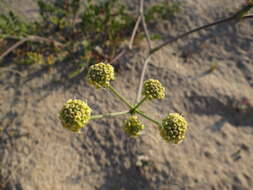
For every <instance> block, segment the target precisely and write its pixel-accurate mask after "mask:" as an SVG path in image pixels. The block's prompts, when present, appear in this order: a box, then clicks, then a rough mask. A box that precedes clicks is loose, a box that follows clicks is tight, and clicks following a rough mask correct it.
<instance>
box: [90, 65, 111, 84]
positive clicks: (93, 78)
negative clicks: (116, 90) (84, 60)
mask: <svg viewBox="0 0 253 190" xmlns="http://www.w3.org/2000/svg"><path fill="white" fill-rule="evenodd" d="M87 80H88V83H89V84H90V85H91V86H95V87H96V88H101V87H104V88H106V87H108V86H109V83H110V80H114V68H113V67H112V66H111V65H110V64H105V63H102V62H101V63H97V64H95V65H92V66H91V67H90V68H89V71H88V74H87Z"/></svg>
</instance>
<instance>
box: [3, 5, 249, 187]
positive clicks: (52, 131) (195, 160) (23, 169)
mask: <svg viewBox="0 0 253 190" xmlns="http://www.w3.org/2000/svg"><path fill="white" fill-rule="evenodd" d="M183 2H184V10H183V12H182V13H181V14H180V15H179V16H178V17H177V18H176V20H174V22H164V23H160V31H162V33H164V34H165V33H166V34H169V35H171V36H175V35H176V34H178V33H181V32H185V31H187V30H189V29H191V28H194V27H196V26H199V25H202V24H205V23H209V22H212V21H214V20H216V19H218V18H222V17H224V16H228V15H229V14H230V13H232V12H233V11H235V10H237V9H238V7H239V5H240V4H242V3H243V1H238V0H222V1H221V0H212V1H208V0H187V1H186V0H185V1H183ZM139 61H140V55H139V54H138V55H136V56H134V57H133V58H131V59H130V60H127V59H124V60H121V63H120V65H119V64H118V65H117V66H118V68H119V69H118V72H117V75H116V77H117V80H116V81H115V82H113V83H112V84H113V85H114V86H115V87H116V88H118V89H120V90H121V92H122V94H123V95H125V96H126V97H127V98H128V99H129V100H131V101H133V100H134V98H135V94H136V89H137V85H138V84H137V82H136V81H137V80H138V78H139V75H140V71H141V64H139ZM214 62H215V63H218V69H217V70H215V72H213V73H211V74H209V75H207V76H204V77H199V78H198V80H194V79H191V80H188V78H189V77H190V76H198V75H200V74H201V73H202V72H204V71H205V70H207V69H208V68H209V67H210V65H211V64H212V63H214ZM122 64H124V65H123V66H122ZM11 67H13V65H10V68H11ZM18 68H19V69H20V70H23V71H22V76H20V75H18V74H16V73H13V72H1V75H0V113H1V115H0V124H1V128H2V129H3V131H2V132H1V141H0V153H1V156H2V175H3V176H4V177H6V176H8V175H9V174H11V175H10V177H9V178H8V180H6V179H5V181H4V182H6V183H7V185H6V187H5V188H4V189H8V190H14V189H15V190H35V189H36V190H52V189H54V190H65V189H66V190H67V189H68V190H70V189H71V190H144V189H145V190H252V188H253V177H252V176H253V148H252V147H253V140H252V137H253V108H252V107H247V108H246V109H244V110H240V109H237V107H238V106H237V105H236V103H237V102H240V100H241V99H242V98H246V99H248V100H249V101H250V102H251V104H253V20H251V21H250V20H248V21H244V22H241V23H239V24H237V25H223V26H222V27H213V28H211V29H210V30H207V31H202V32H200V33H198V34H194V35H192V36H191V37H190V38H186V39H183V40H181V41H179V42H178V43H176V44H173V45H170V46H168V47H166V48H164V49H163V50H162V51H161V52H159V53H157V54H156V55H155V56H154V57H153V58H152V61H151V64H150V65H149V67H148V73H147V78H150V77H152V78H156V79H159V80H160V81H162V83H163V84H164V85H165V86H166V89H167V98H166V99H164V100H162V101H154V102H153V103H151V102H146V103H145V105H144V106H143V109H145V110H147V112H149V113H150V114H151V115H152V116H153V117H154V118H162V117H163V116H165V115H166V114H167V113H169V112H182V113H184V115H185V117H186V118H187V120H188V121H189V130H188V132H187V137H186V139H185V141H184V142H183V143H182V144H180V145H171V144H167V143H166V142H164V141H163V140H162V139H161V137H160V136H159V133H158V130H157V129H156V128H155V127H154V125H153V124H152V123H150V122H147V121H144V122H145V124H146V128H145V132H144V134H143V135H142V136H141V137H140V138H137V139H129V138H128V137H127V136H126V135H125V134H124V133H123V131H122V129H121V126H122V119H124V118H125V117H124V116H122V117H119V118H117V119H101V120H97V121H92V122H91V123H90V124H89V125H88V126H87V127H86V128H85V129H84V130H83V131H82V133H81V134H73V133H70V132H68V131H66V130H63V128H62V127H61V125H60V122H59V120H58V111H59V109H60V108H61V106H62V105H63V103H64V102H65V101H66V100H68V99H69V98H73V97H76V98H80V99H83V100H86V101H87V102H88V104H89V105H90V106H91V107H92V109H93V112H94V113H103V112H112V111H121V110H124V109H125V107H124V105H122V104H121V103H120V102H119V101H118V100H117V99H116V98H115V97H113V96H112V95H111V94H109V93H108V92H106V91H105V90H98V91H97V90H94V89H93V88H90V87H88V86H87V84H86V82H85V81H84V79H83V76H82V77H79V78H76V79H74V80H67V79H66V72H67V68H65V67H64V65H62V64H58V65H55V66H53V67H50V68H48V67H42V66H38V65H34V66H32V67H30V68H29V69H24V68H20V67H18ZM140 155H145V157H146V158H147V159H148V163H149V165H147V166H145V167H142V168H138V167H137V166H136V161H137V160H138V158H139V156H140Z"/></svg>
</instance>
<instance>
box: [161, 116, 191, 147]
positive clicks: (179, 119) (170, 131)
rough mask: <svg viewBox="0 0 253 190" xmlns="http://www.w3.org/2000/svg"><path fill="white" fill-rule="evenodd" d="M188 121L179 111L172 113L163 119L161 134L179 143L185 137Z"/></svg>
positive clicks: (172, 141) (167, 139)
mask: <svg viewBox="0 0 253 190" xmlns="http://www.w3.org/2000/svg"><path fill="white" fill-rule="evenodd" d="M186 129H187V121H186V120H185V119H184V117H183V116H182V115H180V114H178V113H170V114H169V115H168V116H167V117H166V118H164V119H163V120H162V125H161V126H160V134H161V136H162V138H163V139H164V140H166V141H167V142H170V143H174V144H178V143H180V142H181V141H182V140H183V139H184V135H185V131H186Z"/></svg>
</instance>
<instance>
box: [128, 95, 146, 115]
mask: <svg viewBox="0 0 253 190" xmlns="http://www.w3.org/2000/svg"><path fill="white" fill-rule="evenodd" d="M147 99H148V97H147V96H145V97H144V98H142V100H141V101H140V102H139V103H138V104H136V105H135V106H134V107H133V109H131V110H130V113H134V112H135V111H136V109H137V108H138V107H140V106H141V104H143V102H145V101H146V100H147Z"/></svg>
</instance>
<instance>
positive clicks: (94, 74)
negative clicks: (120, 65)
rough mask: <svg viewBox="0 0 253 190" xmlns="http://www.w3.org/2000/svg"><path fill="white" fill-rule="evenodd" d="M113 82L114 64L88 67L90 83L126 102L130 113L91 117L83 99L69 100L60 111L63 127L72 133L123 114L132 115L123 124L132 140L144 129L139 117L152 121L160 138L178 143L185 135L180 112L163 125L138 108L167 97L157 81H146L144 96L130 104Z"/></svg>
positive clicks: (166, 118) (168, 118) (165, 120)
mask: <svg viewBox="0 0 253 190" xmlns="http://www.w3.org/2000/svg"><path fill="white" fill-rule="evenodd" d="M113 79H114V69H113V67H112V66H111V65H109V64H105V63H98V64H95V65H92V66H91V67H90V68H89V71H88V75H87V80H88V84H89V85H91V86H93V87H95V88H106V89H107V90H110V91H111V92H112V93H113V94H114V95H115V96H117V97H118V98H119V99H120V100H121V101H122V102H123V103H125V104H126V105H127V106H128V108H129V111H125V112H116V113H107V114H104V115H103V114H102V115H95V116H91V108H90V107H89V106H88V105H87V104H86V103H85V102H83V101H82V100H77V99H75V100H72V99H70V100H68V101H67V103H66V104H65V105H64V106H63V108H62V109H61V111H60V120H61V123H62V126H63V127H64V128H66V129H68V130H70V131H73V132H79V131H80V129H81V128H82V127H84V126H85V124H87V122H88V121H89V120H91V119H99V118H103V117H114V116H117V115H122V114H130V116H129V117H128V119H126V120H125V121H124V122H123V127H122V128H123V130H124V132H125V133H126V134H127V135H128V136H129V137H137V136H139V135H140V134H141V131H142V130H143V129H144V125H143V124H142V123H141V121H140V120H139V119H138V118H137V116H136V115H137V114H138V115H141V116H142V117H144V118H146V119H148V120H150V121H151V122H153V123H155V124H156V125H157V126H158V129H159V131H160V135H161V137H162V138H163V139H164V140H165V141H167V142H169V143H174V144H178V143H180V142H181V141H182V140H183V139H184V136H185V132H186V129H187V121H186V120H185V119H184V117H183V116H182V115H180V114H178V113H170V114H168V116H167V117H165V118H164V119H163V120H162V121H161V122H159V121H157V120H154V119H152V118H150V117H149V116H147V115H146V114H145V113H144V112H143V111H141V110H139V107H140V106H141V104H142V103H143V102H144V101H145V100H153V99H162V98H164V97H165V88H164V87H163V86H162V84H161V83H160V82H159V81H158V80H155V79H148V80H146V81H144V85H143V91H142V95H143V96H144V97H143V99H142V100H140V101H139V102H138V103H137V104H135V105H132V104H130V103H129V102H128V101H127V100H126V99H125V98H124V97H122V96H121V95H120V94H119V93H118V92H117V90H116V89H114V88H113V87H112V86H111V84H110V81H111V80H113Z"/></svg>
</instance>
